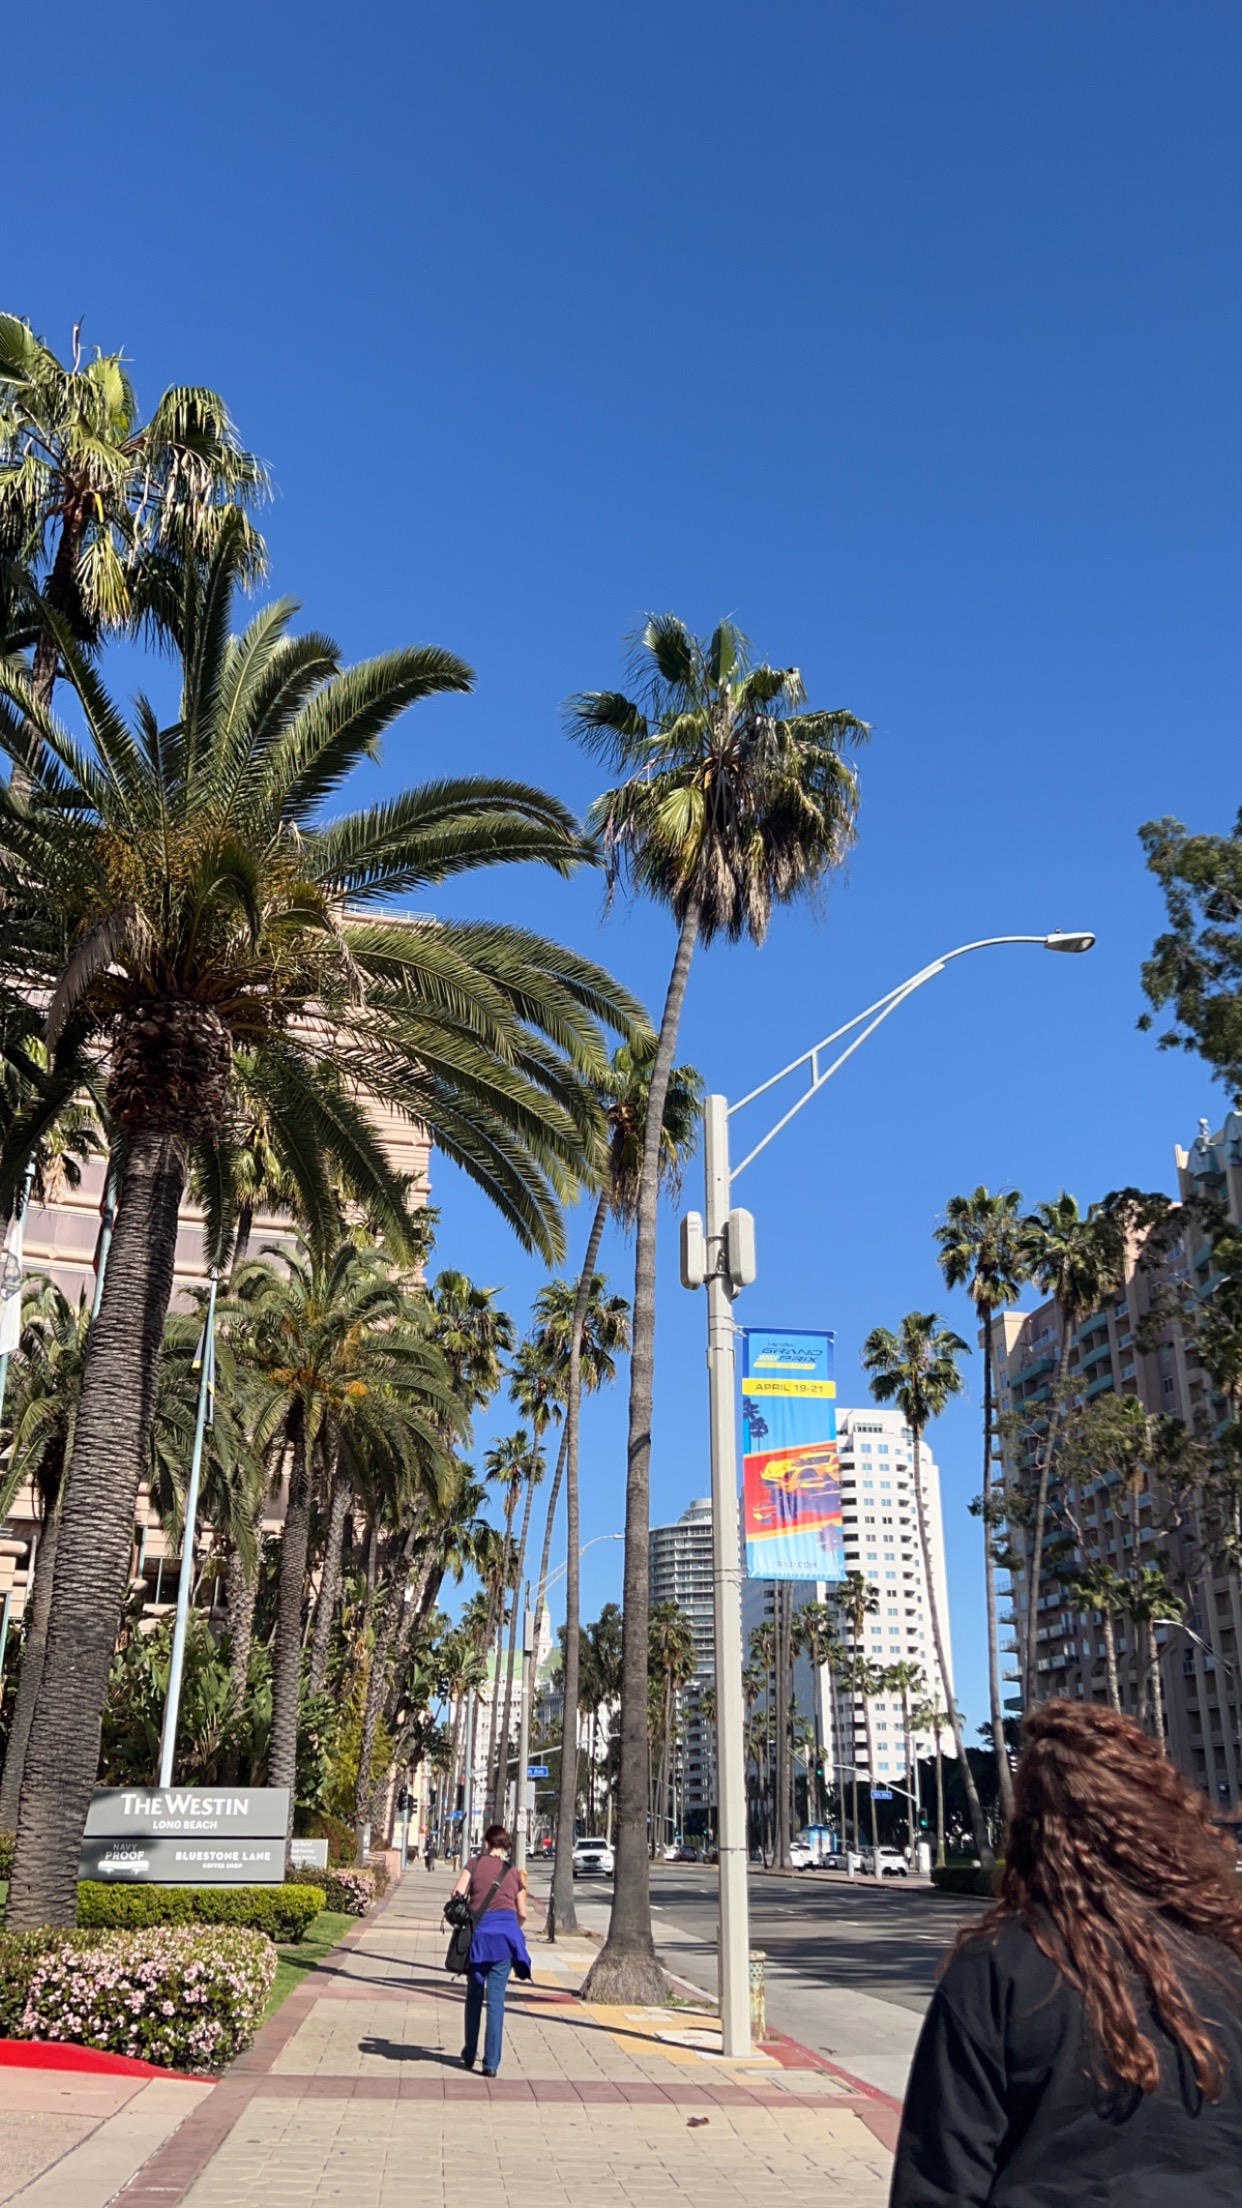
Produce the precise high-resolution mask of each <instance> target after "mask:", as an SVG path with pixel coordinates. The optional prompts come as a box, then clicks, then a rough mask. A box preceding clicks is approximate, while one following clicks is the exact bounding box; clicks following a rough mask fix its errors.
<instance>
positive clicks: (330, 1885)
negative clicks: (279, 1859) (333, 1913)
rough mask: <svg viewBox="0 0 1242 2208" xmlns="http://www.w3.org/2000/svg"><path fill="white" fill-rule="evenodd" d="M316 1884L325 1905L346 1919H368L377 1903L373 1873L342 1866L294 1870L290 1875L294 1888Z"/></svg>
mask: <svg viewBox="0 0 1242 2208" xmlns="http://www.w3.org/2000/svg"><path fill="white" fill-rule="evenodd" d="M312 1882H313V1883H314V1884H315V1885H316V1886H317V1887H318V1888H319V1889H320V1891H321V1893H323V1894H324V1895H325V1897H326V1899H325V1902H324V1903H323V1904H322V1906H324V1907H326V1908H328V1909H340V1910H343V1911H344V1913H345V1915H346V1916H347V1917H365V1915H366V1913H367V1911H368V1909H369V1908H370V1907H371V1905H372V1903H373V1902H374V1900H375V1873H374V1871H360V1870H350V1869H347V1868H346V1867H345V1866H344V1865H343V1864H342V1865H340V1866H334V1865H333V1864H331V1863H330V1864H329V1865H328V1868H327V1870H326V1871H312V1870H309V1869H308V1870H294V1871H290V1873H289V1883H290V1884H291V1885H298V1886H309V1885H310V1884H311V1883H312Z"/></svg>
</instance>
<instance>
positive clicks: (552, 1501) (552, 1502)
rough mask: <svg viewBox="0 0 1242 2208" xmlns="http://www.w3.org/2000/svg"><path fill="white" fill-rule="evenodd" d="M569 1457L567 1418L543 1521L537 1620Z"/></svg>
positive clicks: (546, 1581)
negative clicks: (562, 1483) (557, 1508)
mask: <svg viewBox="0 0 1242 2208" xmlns="http://www.w3.org/2000/svg"><path fill="white" fill-rule="evenodd" d="M568 1455H569V1420H568V1417H567V1418H566V1420H565V1424H564V1426H563V1427H562V1428H561V1445H560V1448H559V1449H558V1450H557V1452H556V1470H555V1472H554V1473H553V1474H552V1485H551V1487H550V1489H549V1490H548V1509H547V1515H546V1517H545V1518H544V1521H543V1554H542V1555H541V1557H540V1559H539V1577H538V1579H537V1580H536V1581H535V1614H536V1618H537V1617H538V1614H539V1608H540V1604H541V1602H542V1600H543V1594H542V1590H543V1589H545V1588H546V1587H547V1584H548V1564H549V1561H550V1559H551V1556H552V1534H553V1530H554V1527H555V1523H556V1506H557V1504H558V1503H559V1501H560V1499H561V1481H562V1480H563V1479H564V1477H565V1464H566V1459H567V1458H568Z"/></svg>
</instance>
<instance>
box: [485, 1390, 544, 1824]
mask: <svg viewBox="0 0 1242 2208" xmlns="http://www.w3.org/2000/svg"><path fill="white" fill-rule="evenodd" d="M533 1454H534V1451H533V1449H532V1446H531V1438H530V1435H529V1434H528V1432H527V1431H526V1428H525V1427H524V1426H519V1427H518V1429H517V1431H516V1433H512V1434H506V1435H505V1436H504V1437H503V1439H501V1440H500V1441H495V1442H493V1443H492V1445H491V1447H490V1448H489V1449H488V1451H487V1453H486V1455H485V1456H484V1459H483V1471H484V1475H485V1477H486V1478H487V1479H489V1480H490V1481H491V1482H492V1484H493V1486H494V1487H498V1488H499V1489H500V1491H501V1494H502V1496H503V1498H504V1503H503V1509H504V1532H503V1541H502V1547H501V1551H500V1557H501V1563H500V1575H501V1576H500V1578H499V1581H498V1583H497V1584H496V1585H495V1586H493V1588H492V1590H491V1592H492V1598H493V1608H492V1617H491V1646H490V1654H491V1660H492V1663H493V1671H492V1694H491V1707H490V1710H489V1713H488V1729H487V1762H486V1765H485V1766H484V1768H485V1771H486V1774H487V1785H486V1814H485V1819H484V1822H485V1823H486V1824H494V1823H495V1822H496V1821H497V1817H498V1814H499V1812H498V1810H497V1806H496V1795H497V1791H498V1781H497V1768H498V1758H499V1766H500V1767H501V1768H505V1767H506V1759H507V1757H508V1754H509V1736H508V1722H509V1718H508V1712H507V1711H506V1713H505V1731H504V1732H503V1733H502V1732H501V1730H500V1671H501V1665H502V1663H503V1662H504V1645H505V1627H506V1626H507V1625H508V1624H509V1623H510V1622H511V1621H512V1622H513V1623H514V1625H515V1626H516V1619H517V1595H516V1592H515V1587H516V1583H517V1581H518V1577H519V1572H518V1563H517V1543H516V1542H515V1541H514V1538H513V1521H514V1518H515V1517H516V1515H517V1507H518V1503H519V1501H520V1500H521V1497H522V1495H523V1493H524V1492H525V1491H526V1490H527V1489H528V1486H529V1480H530V1470H531V1460H532V1456H533Z"/></svg>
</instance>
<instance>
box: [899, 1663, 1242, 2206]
mask: <svg viewBox="0 0 1242 2208" xmlns="http://www.w3.org/2000/svg"><path fill="white" fill-rule="evenodd" d="M1023 1735H1024V1741H1025V1752H1024V1754H1023V1757H1022V1761H1021V1763H1020V1765H1019V1767H1018V1773H1017V1780H1016V1786H1015V1797H1016V1799H1015V1808H1014V1817H1013V1822H1012V1824H1011V1826H1010V1831H1009V1844H1008V1849H1007V1852H1006V1861H1005V1872H1004V1878H1003V1881H1002V1884H1001V1898H1000V1901H999V1902H998V1904H997V1906H996V1907H995V1908H994V1909H992V1910H991V1911H990V1912H989V1914H988V1915H987V1916H986V1917H985V1918H984V1919H983V1921H982V1923H981V1924H979V1925H975V1926H971V1927H970V1928H969V1929H968V1930H967V1931H965V1932H963V1933H962V1934H961V1935H960V1936H959V1939H958V1943H957V1946H956V1948H955V1950H954V1951H953V1953H952V1955H951V1957H950V1959H949V1962H948V1964H947V1966H946V1968H945V1971H944V1974H943V1976H942V1978H941V1981H940V1985H939V1987H938V1989H937V1992H936V1994H935V1997H934V1999H933V2001H932V2005H931V2008H930V2010H929V2011H928V2014H927V2018H926V2021H925V2023H924V2026H923V2031H922V2036H921V2038H920V2040H919V2044H918V2048H917V2050H916V2052H915V2057H914V2067H913V2070H912V2072H911V2076H910V2085H909V2090H908V2095H907V2099H906V2106H905V2114H904V2117H903V2120H902V2127H901V2136H900V2138H899V2140H898V2143H897V2161H896V2167H895V2169H894V2173H893V2190H892V2196H891V2204H890V2208H950V2204H952V2208H982V2204H984V2203H986V2204H987V2208H1084V2204H1086V2203H1087V2202H1099V2203H1109V2202H1117V2203H1124V2204H1125V2208H1225V2204H1226V2203H1228V2204H1229V2208H1239V2204H1242V1881H1240V1880H1239V1878H1238V1874H1237V1871H1236V1870H1235V1868H1234V1847H1233V1843H1232V1841H1230V1842H1229V1844H1228V1846H1227V1847H1226V1846H1225V1844H1224V1843H1223V1841H1222V1839H1221V1837H1220V1835H1219V1834H1218V1833H1217V1832H1216V1831H1215V1830H1214V1829H1213V1827H1212V1826H1211V1824H1210V1823H1209V1812H1208V1803H1207V1801H1206V1799H1205V1798H1204V1796H1202V1795H1201V1794H1198V1793H1196V1792H1195V1790H1194V1789H1193V1787H1191V1785H1190V1784H1189V1782H1188V1781H1187V1780H1185V1779H1184V1778H1183V1777H1182V1776H1181V1773H1180V1772H1179V1771H1177V1770H1176V1769H1175V1767H1174V1766H1173V1764H1171V1763H1170V1762H1169V1760H1168V1758H1167V1756H1166V1755H1165V1754H1164V1753H1163V1750H1162V1749H1161V1748H1160V1747H1159V1746H1158V1745H1157V1743H1156V1742H1155V1741H1154V1740H1152V1739H1150V1738H1149V1737H1148V1735H1147V1734H1146V1733H1143V1732H1140V1730H1139V1728H1138V1726H1137V1725H1134V1724H1132V1723H1131V1721H1130V1719H1129V1718H1126V1717H1121V1716H1118V1715H1117V1714H1115V1713H1114V1712H1113V1711H1112V1710H1110V1709H1106V1708H1103V1707H1101V1706H1100V1705H1098V1704H1091V1703H1087V1704H1084V1703H1081V1702H1068V1701H1055V1702H1046V1703H1044V1704H1043V1705H1042V1706H1041V1707H1040V1708H1038V1709H1036V1710H1033V1711H1032V1712H1031V1714H1030V1715H1029V1717H1028V1718H1027V1720H1026V1723H1025V1725H1024V1727H1023Z"/></svg>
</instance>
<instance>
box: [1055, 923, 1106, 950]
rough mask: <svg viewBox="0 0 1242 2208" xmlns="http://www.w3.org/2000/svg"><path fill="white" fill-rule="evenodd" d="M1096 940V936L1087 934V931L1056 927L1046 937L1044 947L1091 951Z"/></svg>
mask: <svg viewBox="0 0 1242 2208" xmlns="http://www.w3.org/2000/svg"><path fill="white" fill-rule="evenodd" d="M1094 942H1095V937H1094V936H1093V935H1088V934H1086V932H1085V931H1082V932H1079V931H1076V930H1073V929H1069V930H1066V929H1062V928H1054V929H1053V932H1052V934H1051V935H1046V936H1045V937H1044V949H1045V950H1046V951H1089V950H1090V949H1091V946H1092V944H1093V943H1094Z"/></svg>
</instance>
